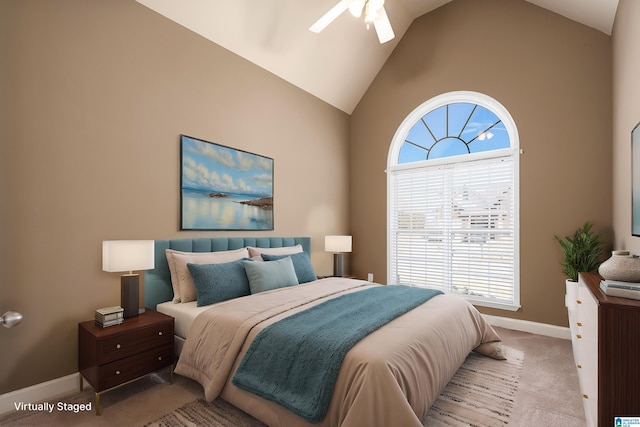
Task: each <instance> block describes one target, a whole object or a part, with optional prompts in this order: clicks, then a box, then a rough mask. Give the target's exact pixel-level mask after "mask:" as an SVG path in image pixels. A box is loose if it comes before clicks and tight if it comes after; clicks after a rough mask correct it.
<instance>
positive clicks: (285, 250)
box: [247, 245, 303, 258]
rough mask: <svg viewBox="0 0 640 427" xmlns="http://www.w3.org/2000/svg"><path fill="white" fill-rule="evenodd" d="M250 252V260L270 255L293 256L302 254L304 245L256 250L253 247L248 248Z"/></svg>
mask: <svg viewBox="0 0 640 427" xmlns="http://www.w3.org/2000/svg"><path fill="white" fill-rule="evenodd" d="M247 249H248V250H249V258H253V257H256V256H260V255H262V254H268V255H291V254H297V253H298V252H302V251H303V250H302V245H295V246H283V247H281V248H254V247H253V246H247Z"/></svg>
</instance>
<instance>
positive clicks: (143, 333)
mask: <svg viewBox="0 0 640 427" xmlns="http://www.w3.org/2000/svg"><path fill="white" fill-rule="evenodd" d="M172 341H173V323H172V322H164V323H160V324H157V325H153V326H149V327H146V328H139V329H136V330H133V331H130V332H126V333H122V334H118V335H115V336H111V337H105V338H104V339H101V340H99V341H98V343H97V348H96V351H97V354H96V357H97V364H98V365H102V364H105V363H109V362H113V361H115V360H119V359H123V358H126V357H129V356H132V355H134V354H137V353H141V352H144V351H146V350H149V349H153V348H157V347H160V346H162V345H165V344H170V343H171V342H172Z"/></svg>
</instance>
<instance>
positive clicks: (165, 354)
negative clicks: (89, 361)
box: [96, 344, 173, 391]
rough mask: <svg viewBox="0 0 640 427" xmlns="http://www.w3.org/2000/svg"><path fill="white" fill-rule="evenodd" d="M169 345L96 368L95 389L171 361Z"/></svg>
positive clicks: (137, 375) (156, 368) (148, 371)
mask: <svg viewBox="0 0 640 427" xmlns="http://www.w3.org/2000/svg"><path fill="white" fill-rule="evenodd" d="M172 357H173V354H172V349H171V345H169V344H167V345H165V346H162V347H160V348H155V349H151V350H148V351H145V352H144V353H140V354H136V355H134V356H131V357H127V358H124V359H120V360H116V361H115V362H111V363H108V364H106V365H103V366H100V367H99V368H98V377H99V378H100V380H99V384H98V387H97V389H96V391H102V390H106V389H108V388H111V387H114V386H116V385H119V384H122V383H125V382H127V381H131V380H133V379H136V378H138V377H141V376H143V375H146V374H149V373H151V372H155V371H158V370H160V369H162V368H164V367H165V366H169V365H171V364H172V363H173V359H172Z"/></svg>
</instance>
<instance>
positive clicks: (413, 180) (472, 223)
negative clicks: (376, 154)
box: [389, 156, 519, 309]
mask: <svg viewBox="0 0 640 427" xmlns="http://www.w3.org/2000/svg"><path fill="white" fill-rule="evenodd" d="M514 163H515V162H514V159H513V157H512V156H506V157H497V158H488V159H486V158H485V159H482V160H475V161H467V162H455V163H449V164H439V165H433V166H431V165H427V166H420V167H416V168H404V169H397V170H391V171H390V174H391V175H390V179H391V181H390V184H391V186H392V188H390V190H391V193H390V209H389V215H390V218H389V219H390V220H389V237H390V242H389V268H390V272H389V273H390V274H389V278H390V282H391V284H402V285H411V286H419V287H429V288H435V289H440V290H442V291H444V292H449V293H455V294H460V295H465V296H466V297H467V298H469V299H471V300H473V301H477V302H479V303H481V304H482V305H488V306H496V307H502V306H508V307H510V308H512V309H513V308H514V306H516V305H517V304H519V295H517V287H516V281H517V279H516V277H515V274H516V266H515V263H516V257H517V254H518V252H517V250H516V249H517V248H516V241H515V236H516V232H517V230H516V226H517V224H516V218H515V216H514V215H515V210H514V209H515V208H514V207H515V193H514V191H515V188H514V187H515V182H516V181H515V178H514V177H515V172H514V168H515V164H514Z"/></svg>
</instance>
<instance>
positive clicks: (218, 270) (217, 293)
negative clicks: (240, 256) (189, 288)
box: [187, 260, 251, 307]
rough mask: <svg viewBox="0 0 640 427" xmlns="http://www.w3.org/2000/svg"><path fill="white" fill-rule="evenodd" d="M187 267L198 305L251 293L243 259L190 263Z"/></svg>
mask: <svg viewBox="0 0 640 427" xmlns="http://www.w3.org/2000/svg"><path fill="white" fill-rule="evenodd" d="M187 268H188V269H189V271H190V272H191V276H192V277H193V283H194V285H195V288H196V293H197V295H198V307H202V306H203V305H210V304H214V303H216V302H220V301H226V300H228V299H232V298H238V297H243V296H245V295H249V294H251V289H250V288H249V279H247V274H246V273H245V271H244V265H243V260H237V261H232V262H226V263H224V264H192V263H188V264H187Z"/></svg>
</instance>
